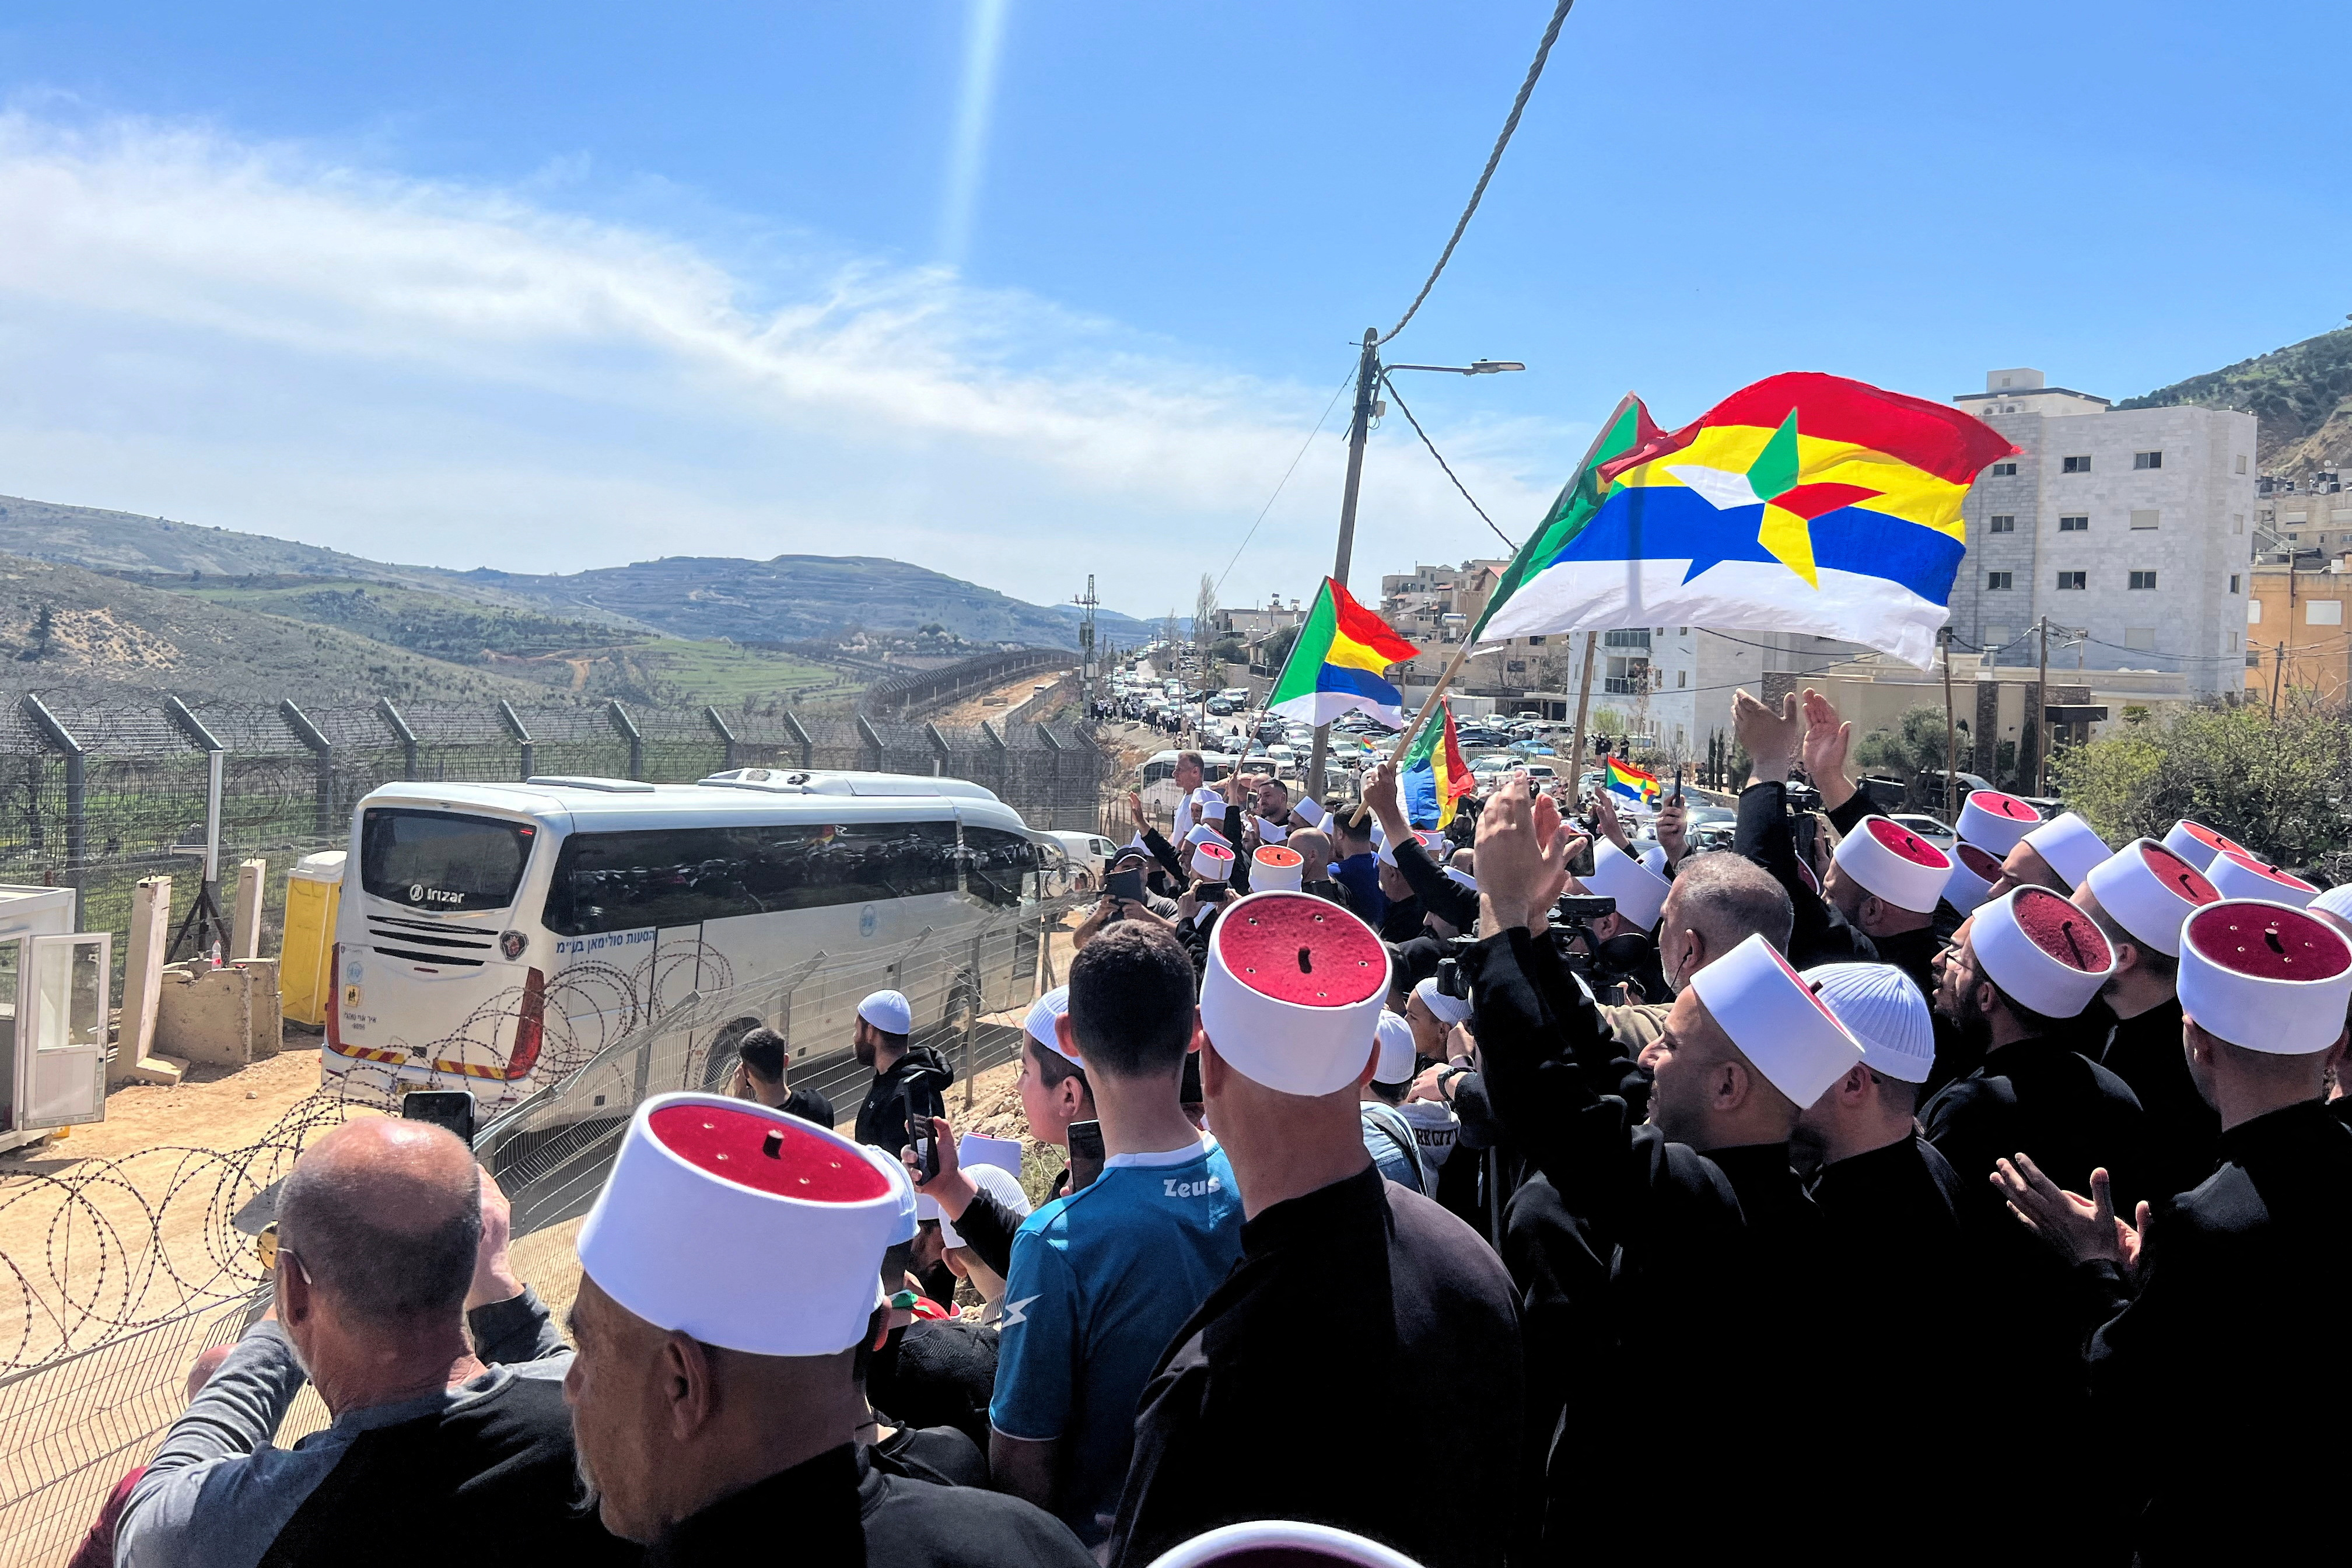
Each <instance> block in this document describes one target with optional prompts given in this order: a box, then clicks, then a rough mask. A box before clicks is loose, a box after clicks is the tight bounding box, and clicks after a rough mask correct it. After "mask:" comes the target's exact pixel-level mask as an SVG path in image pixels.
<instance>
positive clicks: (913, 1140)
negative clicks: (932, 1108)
mask: <svg viewBox="0 0 2352 1568" xmlns="http://www.w3.org/2000/svg"><path fill="white" fill-rule="evenodd" d="M907 1147H908V1148H909V1149H912V1150H913V1151H914V1152H915V1162H916V1163H917V1164H919V1165H920V1166H921V1167H922V1171H923V1180H925V1181H927V1182H928V1181H929V1180H930V1179H931V1178H932V1177H933V1176H936V1175H938V1174H939V1173H940V1141H939V1140H938V1139H937V1138H935V1137H933V1136H932V1135H931V1119H930V1118H929V1117H928V1116H919V1115H918V1116H909V1117H908V1118H907Z"/></svg>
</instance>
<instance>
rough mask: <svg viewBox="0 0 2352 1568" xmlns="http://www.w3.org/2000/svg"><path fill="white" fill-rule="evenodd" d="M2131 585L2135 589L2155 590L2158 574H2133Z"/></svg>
mask: <svg viewBox="0 0 2352 1568" xmlns="http://www.w3.org/2000/svg"><path fill="white" fill-rule="evenodd" d="M2130 585H2131V586H2132V587H2135V588H2153V587H2155V586H2156V574H2155V573H2153V572H2135V573H2133V574H2131V584H2130Z"/></svg>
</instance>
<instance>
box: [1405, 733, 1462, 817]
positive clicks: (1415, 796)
mask: <svg viewBox="0 0 2352 1568" xmlns="http://www.w3.org/2000/svg"><path fill="white" fill-rule="evenodd" d="M1438 713H1439V721H1438V722H1436V723H1434V724H1431V725H1428V726H1426V727H1424V728H1423V731H1421V736H1420V738H1419V739H1418V740H1416V741H1414V742H1413V743H1412V750H1411V751H1409V752H1406V753H1405V755H1404V779H1403V784H1404V812H1405V819H1406V820H1407V821H1409V822H1411V823H1412V825H1413V826H1415V827H1435V828H1441V829H1442V828H1445V827H1450V826H1453V823H1454V806H1455V805H1457V804H1458V803H1459V802H1460V801H1461V799H1462V797H1463V796H1464V795H1468V794H1469V793H1470V790H1471V784H1472V780H1471V777H1470V764H1469V763H1468V762H1467V761H1465V759H1464V757H1463V755H1462V741H1461V737H1459V736H1458V735H1456V734H1455V733H1454V710H1453V708H1452V707H1450V706H1448V705H1446V704H1444V703H1440V704H1439V705H1438Z"/></svg>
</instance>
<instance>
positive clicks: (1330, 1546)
mask: <svg viewBox="0 0 2352 1568" xmlns="http://www.w3.org/2000/svg"><path fill="white" fill-rule="evenodd" d="M1263 1563H1286V1564H1291V1565H1294V1568H1315V1565H1316V1564H1318V1563H1328V1564H1330V1565H1331V1568H1420V1564H1418V1563H1415V1562H1413V1560H1412V1558H1410V1557H1407V1556H1406V1555H1404V1553H1402V1552H1398V1551H1396V1550H1395V1549H1394V1548H1392V1547H1388V1546H1383V1545H1381V1543H1380V1542H1377V1541H1367V1540H1366V1539H1364V1537H1362V1536H1360V1535H1354V1534H1350V1533H1349V1531H1344V1530H1336V1529H1334V1528H1332V1527H1331V1526H1330V1525H1328V1524H1297V1523H1294V1522H1292V1521H1289V1520H1283V1519H1254V1520H1251V1521H1248V1522H1247V1523H1245V1524H1223V1525H1219V1526H1218V1527H1217V1528H1216V1529H1214V1530H1212V1531H1208V1532H1206V1533H1205V1534H1202V1535H1196V1536H1194V1537H1192V1540H1190V1541H1187V1542H1183V1543H1182V1544H1181V1545H1177V1546H1171V1547H1170V1548H1169V1549H1168V1550H1167V1551H1166V1552H1161V1553H1160V1555H1159V1556H1157V1557H1155V1558H1153V1559H1152V1560H1151V1564H1150V1568H1255V1565H1257V1564H1263Z"/></svg>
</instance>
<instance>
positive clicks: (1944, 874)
mask: <svg viewBox="0 0 2352 1568" xmlns="http://www.w3.org/2000/svg"><path fill="white" fill-rule="evenodd" d="M1832 859H1834V860H1835V861H1836V862H1837V865H1838V868H1839V869H1840V870H1842V871H1843V872H1844V873H1845V874H1846V875H1847V876H1849V877H1852V878H1853V879H1854V880H1855V881H1857V882H1859V883H1861V884H1862V886H1863V889H1864V891H1865V892H1868V893H1871V894H1873V895H1874V896H1876V897H1877V898H1880V899H1882V900H1885V901H1886V902H1887V903H1890V904H1893V905H1894V906H1895V908H1896V909H1898V910H1909V911H1910V912H1911V913H1913V914H1915V915H1925V914H1933V913H1934V912H1935V910H1936V900H1938V899H1940V898H1942V897H1943V896H1944V884H1945V883H1947V882H1948V881H1950V880H1951V879H1952V861H1951V858H1950V857H1949V856H1948V855H1946V854H1945V853H1944V852H1943V851H1942V850H1941V849H1938V848H1937V847H1935V846H1934V845H1932V844H1930V843H1928V842H1927V840H1926V839H1924V838H1922V837H1919V836H1918V835H1917V834H1916V833H1914V832H1912V831H1911V830H1910V829H1909V828H1907V827H1906V826H1903V825H1902V824H1901V823H1899V822H1895V821H1893V820H1891V819H1889V818H1887V817H1884V816H1865V817H1864V818H1863V819H1862V821H1861V822H1860V823H1858V824H1856V825H1855V826H1854V830H1853V832H1852V833H1849V834H1847V835H1846V836H1845V837H1843V838H1841V839H1839V840H1838V844H1837V849H1836V850H1835V852H1834V853H1833V854H1832Z"/></svg>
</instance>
